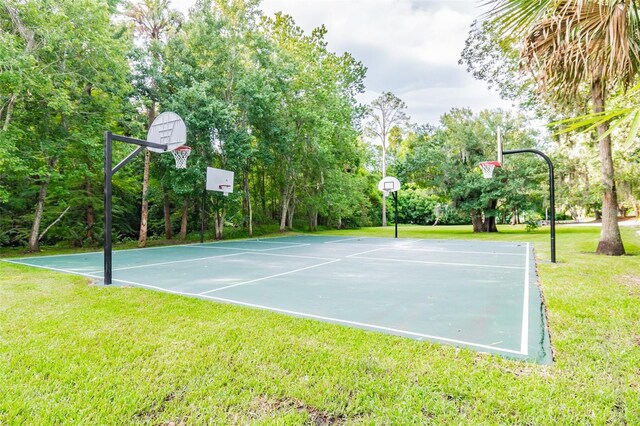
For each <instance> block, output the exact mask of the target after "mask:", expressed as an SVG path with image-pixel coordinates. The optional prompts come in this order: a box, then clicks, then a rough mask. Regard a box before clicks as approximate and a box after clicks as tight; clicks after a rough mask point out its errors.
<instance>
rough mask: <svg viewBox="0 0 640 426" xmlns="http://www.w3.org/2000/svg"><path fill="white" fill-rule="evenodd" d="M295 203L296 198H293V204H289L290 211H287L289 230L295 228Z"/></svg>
mask: <svg viewBox="0 0 640 426" xmlns="http://www.w3.org/2000/svg"><path fill="white" fill-rule="evenodd" d="M295 208H296V206H295V203H294V200H293V199H292V200H291V206H289V211H288V212H287V228H288V229H289V231H292V230H293V213H294V211H295Z"/></svg>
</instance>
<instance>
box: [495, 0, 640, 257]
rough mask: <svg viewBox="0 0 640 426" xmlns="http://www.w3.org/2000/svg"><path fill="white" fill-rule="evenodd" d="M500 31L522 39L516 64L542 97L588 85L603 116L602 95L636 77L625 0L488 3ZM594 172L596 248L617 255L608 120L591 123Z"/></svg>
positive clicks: (562, 96) (575, 100)
mask: <svg viewBox="0 0 640 426" xmlns="http://www.w3.org/2000/svg"><path fill="white" fill-rule="evenodd" d="M492 3H494V9H493V11H492V12H491V14H492V16H493V17H494V19H495V21H496V22H498V23H499V25H500V26H501V28H502V30H503V32H504V33H510V34H514V35H516V36H517V37H518V39H519V40H521V41H522V43H523V48H522V51H521V58H522V63H523V65H524V66H525V67H527V69H529V70H531V71H533V72H534V73H535V74H536V78H537V81H538V85H539V88H540V89H541V91H542V92H544V93H545V94H546V95H547V97H548V98H549V99H551V100H553V101H555V102H558V103H560V104H564V105H567V104H569V105H576V104H579V102H580V101H579V99H580V94H581V90H582V88H583V87H584V86H585V85H588V87H589V95H590V98H591V102H592V109H593V112H594V113H604V112H605V104H606V101H607V96H608V93H609V92H610V91H611V89H612V88H613V87H615V86H616V85H617V84H628V83H629V82H631V81H632V79H633V78H634V77H635V76H636V73H637V68H638V61H639V58H640V44H639V42H640V38H639V37H638V35H639V32H638V28H639V26H640V8H639V6H638V5H637V3H636V2H635V1H631V0H624V1H619V0H608V1H604V2H602V1H595V0H592V1H577V0H562V1H555V0H554V1H552V0H545V1H540V2H535V3H532V2H530V1H525V0H493V1H492ZM597 133H598V138H599V151H600V169H601V175H602V192H603V193H602V231H601V234H600V241H599V243H598V248H597V251H596V252H597V253H598V254H606V255H622V254H624V253H625V250H624V245H623V243H622V238H621V236H620V229H619V227H618V219H617V214H618V209H617V193H616V186H615V180H614V166H613V155H612V146H611V135H610V132H609V121H608V120H607V121H603V122H601V123H600V124H599V125H598V126H597Z"/></svg>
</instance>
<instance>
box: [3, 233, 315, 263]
mask: <svg viewBox="0 0 640 426" xmlns="http://www.w3.org/2000/svg"><path fill="white" fill-rule="evenodd" d="M275 238H288V237H275ZM275 238H274V239H275ZM257 241H258V240H255V239H254V240H244V239H238V240H227V241H218V242H208V243H185V244H171V245H168V246H158V247H142V248H133V249H117V250H112V252H113V253H123V252H124V253H126V252H130V251H140V250H147V251H148V250H161V249H170V248H184V247H191V248H193V247H197V246H202V245H205V244H209V245H213V244H220V245H223V244H229V243H237V242H257ZM281 244H296V245H298V246H300V245H305V244H304V243H284V242H283V243H281ZM306 245H309V244H306ZM269 250H270V249H269ZM88 254H93V255H96V254H104V250H99V251H86V252H82V253H67V254H48V255H45V256H28V257H13V258H12V259H13V260H21V259H46V258H49V257H66V256H86V255H88ZM2 260H4V259H2ZM5 261H6V262H10V261H9V260H5ZM11 263H15V262H11Z"/></svg>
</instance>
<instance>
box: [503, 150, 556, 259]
mask: <svg viewBox="0 0 640 426" xmlns="http://www.w3.org/2000/svg"><path fill="white" fill-rule="evenodd" d="M524 152H530V153H533V154H537V155H539V156H540V157H542V158H544V159H545V161H546V162H547V165H548V166H549V204H550V206H549V210H551V214H550V217H551V263H556V208H555V180H554V175H553V163H552V162H551V159H550V158H549V157H548V156H547V155H546V154H545V153H543V152H542V151H538V150H537V149H513V150H510V151H503V152H502V154H503V155H509V154H521V153H524Z"/></svg>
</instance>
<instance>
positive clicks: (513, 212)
mask: <svg viewBox="0 0 640 426" xmlns="http://www.w3.org/2000/svg"><path fill="white" fill-rule="evenodd" d="M519 223H520V221H519V220H518V209H517V208H514V209H513V210H511V225H518V224H519Z"/></svg>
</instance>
